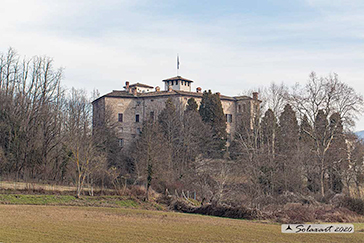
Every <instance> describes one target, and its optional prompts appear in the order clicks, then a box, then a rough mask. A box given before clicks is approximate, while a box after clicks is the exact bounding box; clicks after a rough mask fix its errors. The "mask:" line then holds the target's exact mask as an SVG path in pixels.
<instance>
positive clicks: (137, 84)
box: [129, 83, 153, 89]
mask: <svg viewBox="0 0 364 243" xmlns="http://www.w3.org/2000/svg"><path fill="white" fill-rule="evenodd" d="M129 87H143V88H151V89H153V86H150V85H147V84H141V83H136V84H131V85H129Z"/></svg>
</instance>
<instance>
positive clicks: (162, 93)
mask: <svg viewBox="0 0 364 243" xmlns="http://www.w3.org/2000/svg"><path fill="white" fill-rule="evenodd" d="M174 95H181V96H189V97H197V98H202V95H203V93H202V92H201V93H197V92H188V91H181V90H172V91H154V92H148V93H137V95H136V96H134V95H133V94H132V93H128V92H126V91H125V90H113V91H112V92H110V93H108V94H106V95H103V96H101V97H99V98H98V99H101V98H103V97H113V98H144V97H160V96H174ZM98 99H96V100H94V101H93V102H95V101H97V100H98ZM220 99H221V100H231V101H235V100H244V99H247V100H251V99H252V98H251V97H249V96H236V97H230V96H225V95H220Z"/></svg>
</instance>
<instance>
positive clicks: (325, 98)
mask: <svg viewBox="0 0 364 243" xmlns="http://www.w3.org/2000/svg"><path fill="white" fill-rule="evenodd" d="M285 99H286V100H287V102H288V103H290V104H291V105H292V107H294V109H295V110H296V111H297V112H299V114H300V115H301V116H302V117H303V116H304V115H306V117H307V119H308V121H309V123H311V124H313V129H312V132H311V133H309V132H308V131H306V134H307V135H309V136H310V137H311V138H312V140H313V141H314V142H313V147H312V151H313V152H314V154H315V157H316V161H317V163H316V166H317V169H318V171H319V174H320V192H321V195H322V196H324V195H325V175H326V171H327V166H328V165H327V163H326V161H327V160H326V156H327V151H328V150H329V149H330V146H331V145H332V141H333V139H334V134H335V133H336V132H337V129H340V128H339V127H340V126H338V125H339V123H337V124H336V125H334V126H329V124H328V121H327V117H330V116H331V115H333V114H334V113H338V114H339V115H340V117H341V120H342V124H343V126H346V127H347V128H350V127H351V126H353V125H354V120H355V119H356V117H357V115H358V114H360V112H361V111H362V110H363V107H364V103H363V97H362V96H361V95H359V94H357V93H356V92H355V91H354V89H353V88H352V87H350V86H348V85H346V84H345V83H343V82H341V81H340V80H339V77H338V75H337V74H333V75H329V76H327V77H317V75H316V74H315V73H314V72H312V73H311V74H310V77H309V81H308V82H307V84H306V86H305V87H304V88H302V87H300V86H299V85H296V86H295V87H294V88H293V89H292V91H291V92H287V93H286V95H285Z"/></svg>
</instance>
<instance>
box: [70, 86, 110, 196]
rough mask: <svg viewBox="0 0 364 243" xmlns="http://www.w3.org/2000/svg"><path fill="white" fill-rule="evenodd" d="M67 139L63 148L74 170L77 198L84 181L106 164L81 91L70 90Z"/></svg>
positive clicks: (84, 96) (89, 109)
mask: <svg viewBox="0 0 364 243" xmlns="http://www.w3.org/2000/svg"><path fill="white" fill-rule="evenodd" d="M66 129H67V137H66V139H65V146H67V148H68V150H69V151H70V154H71V160H72V162H73V165H74V167H75V169H76V185H77V195H76V196H77V197H80V196H81V193H82V190H83V186H84V183H85V179H86V177H88V176H91V175H92V173H93V172H95V171H96V170H97V169H98V168H100V166H102V165H103V164H105V163H106V155H105V154H104V153H102V152H101V151H100V150H98V147H97V145H96V143H97V142H98V141H95V137H93V136H92V130H91V103H90V101H89V100H88V98H87V97H86V94H85V92H84V91H82V90H76V89H72V91H71V96H70V97H69V99H68V102H67V118H66Z"/></svg>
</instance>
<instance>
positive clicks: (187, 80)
mask: <svg viewBox="0 0 364 243" xmlns="http://www.w3.org/2000/svg"><path fill="white" fill-rule="evenodd" d="M174 80H183V81H186V82H190V83H192V82H193V81H192V80H189V79H187V78H183V77H181V76H176V77H173V78H168V79H164V80H163V82H164V81H174Z"/></svg>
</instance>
